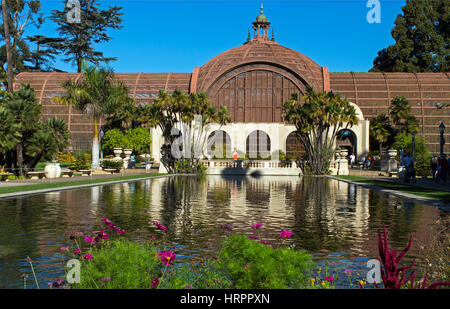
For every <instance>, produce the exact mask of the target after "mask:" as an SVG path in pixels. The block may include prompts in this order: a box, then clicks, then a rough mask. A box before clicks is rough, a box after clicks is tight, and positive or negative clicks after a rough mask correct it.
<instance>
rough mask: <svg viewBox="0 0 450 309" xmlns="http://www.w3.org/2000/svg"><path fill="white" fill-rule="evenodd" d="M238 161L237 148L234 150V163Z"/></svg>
mask: <svg viewBox="0 0 450 309" xmlns="http://www.w3.org/2000/svg"><path fill="white" fill-rule="evenodd" d="M237 159H238V153H237V150H236V148H234V152H233V160H234V161H237Z"/></svg>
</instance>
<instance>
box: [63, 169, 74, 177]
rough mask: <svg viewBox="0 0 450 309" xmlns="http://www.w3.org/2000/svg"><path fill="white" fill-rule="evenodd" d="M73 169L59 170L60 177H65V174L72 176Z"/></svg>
mask: <svg viewBox="0 0 450 309" xmlns="http://www.w3.org/2000/svg"><path fill="white" fill-rule="evenodd" d="M73 173H74V172H73V171H71V170H66V171H61V176H62V177H65V176H67V177H72V176H73Z"/></svg>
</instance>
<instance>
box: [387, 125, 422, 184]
mask: <svg viewBox="0 0 450 309" xmlns="http://www.w3.org/2000/svg"><path fill="white" fill-rule="evenodd" d="M392 147H393V148H394V149H397V151H398V152H400V150H403V152H404V153H406V152H409V153H411V154H412V135H411V134H408V133H400V134H398V135H397V136H396V137H395V139H394V144H393V145H392ZM414 155H415V168H416V173H417V175H424V176H429V175H431V170H430V159H431V154H430V152H429V150H428V148H427V147H426V146H425V139H424V138H423V137H422V136H416V137H415V147H414Z"/></svg>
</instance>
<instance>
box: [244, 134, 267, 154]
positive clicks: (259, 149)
mask: <svg viewBox="0 0 450 309" xmlns="http://www.w3.org/2000/svg"><path fill="white" fill-rule="evenodd" d="M246 155H247V157H248V158H249V159H257V160H258V159H265V158H269V157H270V137H269V135H267V133H266V132H264V131H261V130H256V131H253V132H252V133H250V134H249V135H248V136H247V145H246Z"/></svg>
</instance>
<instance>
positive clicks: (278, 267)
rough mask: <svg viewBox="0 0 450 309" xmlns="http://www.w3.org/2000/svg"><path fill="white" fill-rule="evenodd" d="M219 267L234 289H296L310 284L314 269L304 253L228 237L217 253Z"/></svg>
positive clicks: (232, 236)
mask: <svg viewBox="0 0 450 309" xmlns="http://www.w3.org/2000/svg"><path fill="white" fill-rule="evenodd" d="M219 267H220V269H221V270H222V271H223V272H224V273H226V274H227V275H228V276H229V278H230V280H231V282H232V288H236V289H286V288H292V289H299V288H306V287H308V285H309V280H310V274H311V269H312V267H313V264H312V260H311V255H309V254H308V253H306V252H305V251H295V250H292V249H290V248H277V249H274V248H272V247H271V246H267V245H264V244H261V243H259V242H257V241H254V240H250V239H249V238H248V237H247V236H246V235H231V236H230V237H229V238H227V240H226V241H225V243H224V245H223V247H222V248H221V249H220V251H219Z"/></svg>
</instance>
